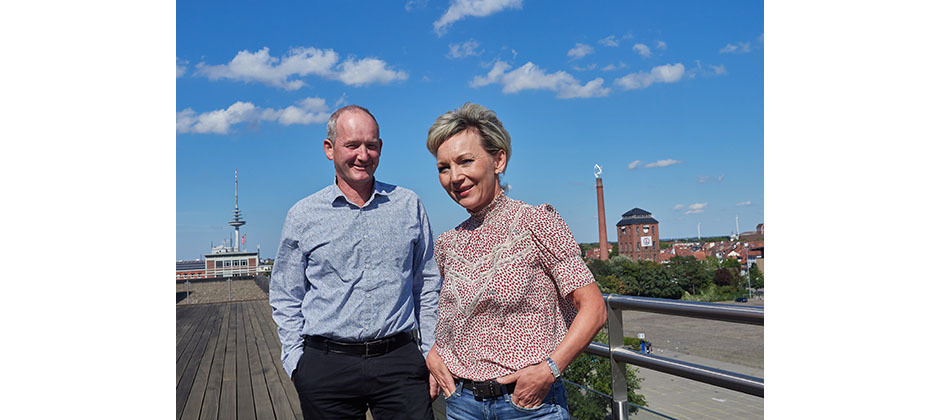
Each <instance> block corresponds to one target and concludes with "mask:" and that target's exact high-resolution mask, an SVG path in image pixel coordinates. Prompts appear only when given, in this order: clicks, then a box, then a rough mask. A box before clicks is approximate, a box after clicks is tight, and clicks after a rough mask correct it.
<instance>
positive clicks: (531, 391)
mask: <svg viewBox="0 0 940 420" xmlns="http://www.w3.org/2000/svg"><path fill="white" fill-rule="evenodd" d="M496 382H499V383H501V384H504V385H505V384H511V383H513V382H515V383H516V389H515V391H513V393H512V402H513V404H515V405H518V406H519V407H523V408H532V407H535V406H537V405H539V404H541V403H542V400H544V399H545V396H546V395H548V390H550V389H551V388H552V384H554V383H555V376H554V375H552V370H551V369H549V367H548V363H546V362H542V363H539V364H536V365H532V366H527V367H525V368H522V369H519V370H517V371H515V372H513V373H511V374H509V375H506V376H503V377H499V378H496Z"/></svg>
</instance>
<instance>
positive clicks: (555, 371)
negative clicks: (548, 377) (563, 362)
mask: <svg viewBox="0 0 940 420" xmlns="http://www.w3.org/2000/svg"><path fill="white" fill-rule="evenodd" d="M545 363H548V368H549V369H551V370H552V376H554V377H555V379H558V378H560V377H561V371H560V370H558V365H556V364H555V361H554V360H552V358H551V357H546V358H545Z"/></svg>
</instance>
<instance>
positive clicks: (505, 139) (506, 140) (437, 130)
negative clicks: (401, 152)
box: [427, 102, 512, 164]
mask: <svg viewBox="0 0 940 420" xmlns="http://www.w3.org/2000/svg"><path fill="white" fill-rule="evenodd" d="M464 130H476V131H477V133H479V134H480V138H481V139H483V149H484V150H486V151H487V153H489V154H491V155H493V156H496V154H497V153H499V151H500V150H504V151H505V152H506V163H507V164H508V163H509V156H510V155H511V154H512V144H511V142H510V141H511V140H510V137H509V132H508V131H506V129H505V128H503V123H502V122H500V121H499V118H496V113H495V112H493V111H491V110H489V109H487V108H486V107H484V106H482V105H477V104H474V103H470V102H467V103H465V104H463V106H461V107H460V108H457V109H455V110H453V111H448V112H446V113H444V115H441V116H440V117H437V120H436V121H434V124H432V125H431V128H430V129H428V144H427V146H428V151H429V152H431V154H432V155H435V156H437V149H438V148H440V147H441V144H443V143H444V141H446V140H447V139H449V138H451V137H453V136H456V135H457V134H460V133H462V132H463V131H464Z"/></svg>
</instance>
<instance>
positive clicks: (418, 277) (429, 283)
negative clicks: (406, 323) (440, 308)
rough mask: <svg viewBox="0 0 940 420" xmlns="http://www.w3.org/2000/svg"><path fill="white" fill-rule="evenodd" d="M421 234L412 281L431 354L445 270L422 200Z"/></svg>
mask: <svg viewBox="0 0 940 420" xmlns="http://www.w3.org/2000/svg"><path fill="white" fill-rule="evenodd" d="M418 215H419V217H420V223H421V224H420V225H421V235H420V237H419V238H418V241H417V242H416V243H415V245H414V251H413V252H414V256H413V257H414V258H413V261H414V267H413V269H412V271H413V273H414V280H413V283H412V287H413V293H414V301H415V318H416V320H417V321H418V325H419V328H420V332H421V343H420V345H421V352H422V353H424V356H425V357H427V355H428V352H429V351H431V345H432V344H434V329H435V328H436V327H437V301H438V298H439V297H440V294H441V273H440V270H439V269H438V266H437V263H436V262H435V260H434V236H433V234H432V233H431V222H430V221H429V220H428V216H427V212H426V211H425V210H424V204H422V203H421V201H420V200H418Z"/></svg>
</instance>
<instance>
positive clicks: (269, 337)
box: [256, 301, 303, 420]
mask: <svg viewBox="0 0 940 420" xmlns="http://www.w3.org/2000/svg"><path fill="white" fill-rule="evenodd" d="M256 305H259V306H258V307H259V308H261V311H262V312H261V313H262V314H264V315H262V316H260V317H259V319H260V321H261V329H262V331H263V333H264V336H265V340H266V342H267V343H268V348H269V349H270V352H271V359H273V360H274V362H275V365H276V366H277V375H278V378H279V380H280V381H281V386H282V387H283V388H284V391H285V392H286V393H287V401H288V403H290V406H291V410H292V411H293V412H294V417H295V419H297V420H302V419H303V412H302V411H301V408H300V398H299V397H298V396H297V388H294V383H293V382H291V380H290V376H288V374H287V372H286V371H285V370H284V366H283V364H282V363H281V340H280V338H279V336H278V334H277V324H275V323H274V318H273V317H272V316H271V305H270V304H268V303H267V302H266V301H263V302H261V303H260V304H256Z"/></svg>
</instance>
